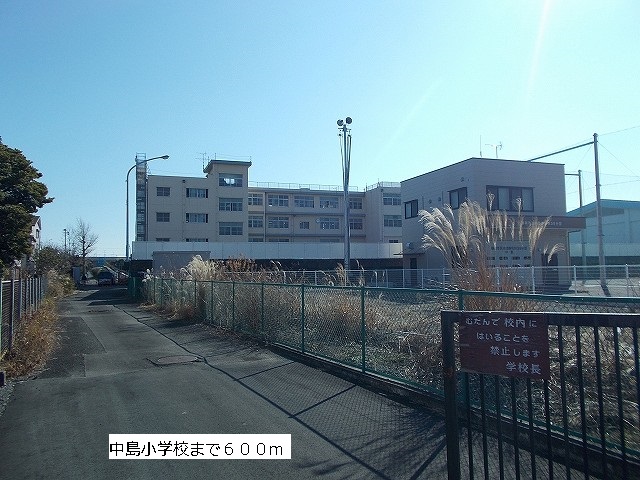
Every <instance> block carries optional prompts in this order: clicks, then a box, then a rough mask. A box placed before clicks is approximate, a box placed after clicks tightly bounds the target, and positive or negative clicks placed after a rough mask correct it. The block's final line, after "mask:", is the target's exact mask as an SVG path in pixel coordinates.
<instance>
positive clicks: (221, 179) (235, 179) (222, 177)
mask: <svg viewBox="0 0 640 480" xmlns="http://www.w3.org/2000/svg"><path fill="white" fill-rule="evenodd" d="M218 185H219V186H221V187H242V174H239V173H219V174H218Z"/></svg>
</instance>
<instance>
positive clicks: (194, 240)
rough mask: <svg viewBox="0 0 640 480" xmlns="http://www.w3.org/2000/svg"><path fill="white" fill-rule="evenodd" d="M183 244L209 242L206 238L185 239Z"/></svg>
mask: <svg viewBox="0 0 640 480" xmlns="http://www.w3.org/2000/svg"><path fill="white" fill-rule="evenodd" d="M184 241H185V242H190V243H191V242H203V243H206V242H208V241H209V239H208V238H185V239H184Z"/></svg>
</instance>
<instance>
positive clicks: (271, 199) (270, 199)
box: [267, 193, 289, 207]
mask: <svg viewBox="0 0 640 480" xmlns="http://www.w3.org/2000/svg"><path fill="white" fill-rule="evenodd" d="M267 204H268V205H269V206H270V207H288V206H289V195H280V194H276V193H270V194H269V195H267Z"/></svg>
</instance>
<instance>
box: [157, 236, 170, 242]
mask: <svg viewBox="0 0 640 480" xmlns="http://www.w3.org/2000/svg"><path fill="white" fill-rule="evenodd" d="M170 241H171V240H169V238H168V237H159V238H156V242H170Z"/></svg>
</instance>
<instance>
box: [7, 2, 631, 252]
mask: <svg viewBox="0 0 640 480" xmlns="http://www.w3.org/2000/svg"><path fill="white" fill-rule="evenodd" d="M639 21H640V2H638V1H637V0H628V1H615V0H611V1H606V2H603V1H591V0H563V1H513V0H504V1H501V0H492V1H480V0H474V1H451V2H445V1H438V2H436V1H426V0H420V1H415V2H411V1H398V2H396V1H385V2H382V1H376V0H367V1H360V0H349V1H340V2H334V1H321V2H309V1H299V0H295V1H294V0H292V1H279V0H271V1H262V0H260V1H242V0H236V1H222V0H219V1H210V0H207V1H188V2H185V1H177V0H176V1H158V0H156V1H146V0H126V1H125V0H123V1H119V0H108V1H107V0H105V1H99V0H89V1H87V0H77V1H76V0H73V1H72V0H59V1H48V0H47V1H44V0H42V1H35V0H31V1H30V0H24V1H14V0H0V24H1V25H2V28H1V29H0V65H2V74H1V75H0V98H1V99H2V101H1V102H0V136H2V139H3V142H4V143H5V144H7V145H9V146H11V147H15V148H19V149H21V150H22V151H23V152H24V153H25V155H26V156H27V158H29V159H30V160H31V161H32V162H33V164H34V166H35V167H36V168H37V169H38V170H39V171H40V172H42V173H43V175H44V176H43V178H42V181H44V183H46V185H47V186H48V188H49V191H50V194H51V195H52V196H54V197H55V201H54V202H53V203H52V204H49V205H47V206H45V208H43V209H42V210H41V212H40V214H41V216H42V221H43V237H44V239H45V241H51V242H54V243H56V244H58V245H61V244H62V243H63V241H64V237H63V229H64V228H67V227H72V226H73V225H74V223H75V220H76V219H77V218H82V219H83V220H84V221H85V222H88V223H89V224H90V225H91V228H92V230H93V231H94V232H95V233H97V234H98V235H99V237H100V240H99V243H98V246H97V248H96V251H95V254H97V255H124V247H125V193H126V190H125V177H126V172H127V170H128V169H129V167H131V166H132V165H133V164H134V159H135V155H136V153H137V152H144V153H146V154H147V156H148V157H153V156H158V155H164V154H168V155H171V158H170V159H169V160H166V161H165V160H157V161H154V162H150V163H149V167H150V171H151V173H154V174H161V175H188V176H201V175H203V174H202V158H203V153H206V155H208V156H210V157H213V156H214V155H216V154H217V155H218V157H226V158H229V156H233V157H248V156H250V157H251V160H252V162H253V166H252V167H251V169H250V171H249V174H250V180H252V181H259V182H291V183H318V184H328V185H340V184H341V182H342V171H341V161H340V150H339V143H338V137H337V133H338V131H337V126H336V120H337V119H339V118H344V117H346V116H351V117H352V118H353V124H352V136H353V146H352V159H351V184H352V185H354V186H358V187H360V188H364V187H365V186H366V185H368V184H369V185H370V184H373V183H375V182H377V181H396V182H399V181H401V180H404V179H407V178H410V177H413V176H415V175H419V174H422V173H425V172H428V171H431V170H434V169H436V168H440V167H443V166H446V165H449V164H451V163H454V162H458V161H461V160H464V159H466V158H469V157H473V156H479V155H480V151H482V155H483V156H484V157H495V154H496V148H495V147H494V146H491V145H496V144H499V143H500V142H501V143H502V146H503V148H502V149H501V150H500V149H499V150H498V151H497V153H498V156H499V157H500V158H508V159H515V160H526V159H529V158H532V157H534V156H538V155H542V154H545V153H548V152H551V151H554V150H558V149H562V148H566V147H569V146H572V145H576V144H579V143H583V142H586V141H589V140H591V139H592V134H593V133H594V132H597V133H599V134H600V135H601V138H600V141H601V144H600V151H599V153H600V171H601V183H602V197H603V198H616V199H626V200H640V166H639V165H638V157H639V155H638V153H639V151H640V128H638V127H639V126H640V92H639V90H638V87H639V85H640V83H639V82H640V54H639V52H638V50H639V47H640V34H639V30H638V22H639ZM612 132H617V133H612ZM605 134H606V135H605ZM546 161H552V162H559V163H564V164H565V165H566V167H565V168H566V172H567V173H576V172H577V171H578V169H581V170H582V171H583V174H584V178H583V182H584V202H585V203H589V202H592V201H594V200H595V188H594V184H595V182H594V171H595V169H594V162H593V149H592V148H583V149H579V150H575V151H573V152H571V153H566V154H563V155H561V156H556V157H551V158H550V159H547V160H546ZM131 178H133V176H132V177H131ZM514 182H515V183H517V181H515V180H514ZM130 183H131V187H133V182H130ZM130 192H131V195H133V188H132V189H131V191H130ZM131 198H133V197H131ZM131 204H133V201H131ZM567 205H568V208H569V209H572V208H576V207H577V206H578V188H577V178H576V177H567ZM130 216H131V220H132V221H133V216H134V214H133V210H132V211H131V214H130ZM131 231H132V232H133V228H132V230H131Z"/></svg>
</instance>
